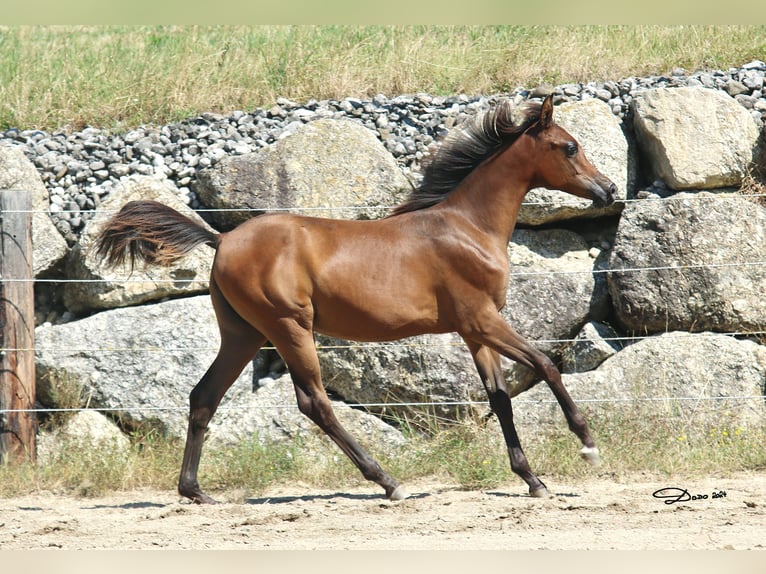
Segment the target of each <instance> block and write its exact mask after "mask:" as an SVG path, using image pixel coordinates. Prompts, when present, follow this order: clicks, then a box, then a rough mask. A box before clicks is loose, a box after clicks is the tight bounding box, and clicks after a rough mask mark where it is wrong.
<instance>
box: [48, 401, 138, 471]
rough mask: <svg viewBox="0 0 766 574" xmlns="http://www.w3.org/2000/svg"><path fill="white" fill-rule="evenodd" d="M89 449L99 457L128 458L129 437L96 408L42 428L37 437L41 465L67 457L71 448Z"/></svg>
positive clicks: (93, 454)
mask: <svg viewBox="0 0 766 574" xmlns="http://www.w3.org/2000/svg"><path fill="white" fill-rule="evenodd" d="M72 448H77V449H82V450H83V451H91V456H93V457H100V456H102V455H103V454H104V453H105V452H106V453H110V454H116V455H117V456H121V457H127V455H128V453H129V450H130V440H129V439H128V437H127V435H125V434H124V433H123V432H122V431H121V430H120V428H119V427H118V426H117V425H116V424H114V423H113V422H112V421H110V420H109V419H108V418H107V417H105V416H104V415H103V414H101V413H100V412H98V411H95V410H83V411H79V412H76V413H73V414H72V415H71V416H70V417H69V418H68V419H67V420H66V422H65V423H64V424H63V425H60V426H58V427H55V428H53V429H51V430H44V431H42V432H41V433H40V435H39V436H38V440H37V460H38V463H40V464H48V463H53V462H55V461H56V460H57V459H60V458H66V456H67V454H68V453H69V452H70V449H72Z"/></svg>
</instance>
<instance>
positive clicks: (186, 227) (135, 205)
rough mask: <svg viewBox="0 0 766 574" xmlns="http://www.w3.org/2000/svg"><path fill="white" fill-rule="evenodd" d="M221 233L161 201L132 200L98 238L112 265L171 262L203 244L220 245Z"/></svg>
mask: <svg viewBox="0 0 766 574" xmlns="http://www.w3.org/2000/svg"><path fill="white" fill-rule="evenodd" d="M220 240H221V236H220V235H219V234H218V233H215V232H213V231H210V230H209V229H207V228H206V227H204V226H203V225H201V224H199V223H197V222H196V221H194V220H192V219H190V218H188V217H186V216H185V215H183V214H181V213H179V212H178V211H176V210H175V209H173V208H171V207H168V206H167V205H163V204H161V203H159V202H157V201H131V202H128V203H126V204H125V205H124V206H123V208H122V209H121V210H120V211H119V212H118V213H117V214H116V215H114V216H113V217H112V218H111V219H109V220H108V221H107V222H106V224H105V225H104V227H103V228H102V229H101V231H100V232H99V234H98V237H97V238H96V241H95V249H96V253H97V254H98V255H99V257H101V258H102V259H105V260H106V263H107V264H108V265H111V266H114V265H121V264H123V263H125V262H126V261H127V262H129V263H130V265H131V267H132V266H133V265H134V264H135V263H136V261H143V262H145V263H148V264H151V265H164V266H168V265H170V264H172V263H173V262H174V261H176V260H177V259H179V258H180V257H183V256H184V255H186V254H187V253H189V252H190V251H192V250H193V249H194V248H196V247H198V246H200V245H209V246H210V247H212V248H213V249H217V248H218V244H219V242H220Z"/></svg>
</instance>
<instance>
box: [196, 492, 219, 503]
mask: <svg viewBox="0 0 766 574" xmlns="http://www.w3.org/2000/svg"><path fill="white" fill-rule="evenodd" d="M189 498H190V499H191V501H192V502H193V503H194V504H219V502H218V501H217V500H215V499H214V498H210V497H209V496H208V495H207V494H205V493H204V492H200V493H197V494H195V495H193V496H189Z"/></svg>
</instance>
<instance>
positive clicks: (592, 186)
mask: <svg viewBox="0 0 766 574" xmlns="http://www.w3.org/2000/svg"><path fill="white" fill-rule="evenodd" d="M524 135H525V136H527V137H529V138H532V141H533V145H534V152H533V153H534V161H533V164H534V165H535V166H536V169H535V173H534V175H533V179H532V184H533V185H532V187H546V188H549V189H560V190H561V191H565V192H567V193H570V194H572V195H576V196H578V197H583V198H585V199H591V200H593V201H594V202H595V203H596V204H599V205H604V206H606V205H611V204H612V203H614V200H615V195H616V193H617V186H616V185H615V184H614V183H613V182H612V180H610V179H609V178H608V177H606V176H605V175H604V174H602V173H601V172H600V171H598V170H597V169H596V168H595V167H594V166H593V164H592V163H590V161H589V160H588V158H587V157H586V155H585V152H584V151H583V149H582V147H581V146H580V144H579V143H578V142H577V140H576V139H575V138H574V137H573V136H572V135H571V134H569V133H568V132H567V131H566V130H565V129H564V128H562V127H561V126H559V125H558V124H556V123H555V122H554V121H553V97H552V96H548V97H546V98H545V100H544V101H543V103H542V106H541V107H540V116H539V119H538V120H537V121H536V122H535V123H534V124H532V125H531V126H530V127H529V128H527V130H526V132H525V134H524Z"/></svg>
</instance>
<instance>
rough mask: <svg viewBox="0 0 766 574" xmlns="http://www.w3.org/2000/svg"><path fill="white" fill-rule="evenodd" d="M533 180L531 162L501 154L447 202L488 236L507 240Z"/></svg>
mask: <svg viewBox="0 0 766 574" xmlns="http://www.w3.org/2000/svg"><path fill="white" fill-rule="evenodd" d="M531 180H532V175H531V173H530V169H529V165H528V162H527V163H526V164H525V163H524V162H521V161H513V160H512V159H510V160H509V158H506V157H503V154H498V155H497V156H495V157H493V158H490V159H489V160H487V161H485V162H484V163H483V164H481V165H480V166H479V167H477V168H476V169H475V170H473V171H472V172H471V173H470V174H469V175H468V176H467V177H466V178H465V179H464V180H463V181H462V182H461V183H460V184H459V185H458V187H457V188H455V189H454V190H453V191H452V193H451V194H450V196H449V198H448V199H447V200H445V202H443V205H444V207H445V208H446V209H450V210H452V211H455V212H459V213H460V215H461V216H462V217H465V218H466V219H468V220H470V221H471V223H472V224H473V225H475V226H476V227H478V228H479V229H481V230H482V231H484V232H485V233H487V234H488V235H492V236H494V237H497V239H498V240H499V241H502V242H504V243H507V242H508V241H510V238H511V234H512V233H513V229H514V227H515V226H516V219H517V217H518V215H519V209H520V208H521V203H522V201H523V200H524V196H525V195H526V194H527V191H528V190H529V189H530V184H531Z"/></svg>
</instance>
